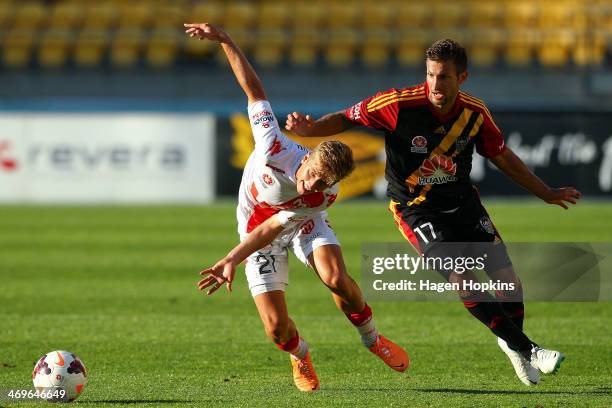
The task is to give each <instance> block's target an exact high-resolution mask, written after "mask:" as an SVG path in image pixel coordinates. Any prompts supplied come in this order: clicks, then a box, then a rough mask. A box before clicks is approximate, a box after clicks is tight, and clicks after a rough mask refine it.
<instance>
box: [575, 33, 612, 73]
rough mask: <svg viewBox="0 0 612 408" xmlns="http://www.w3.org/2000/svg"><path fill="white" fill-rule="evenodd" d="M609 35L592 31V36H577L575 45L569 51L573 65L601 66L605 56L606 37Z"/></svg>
mask: <svg viewBox="0 0 612 408" xmlns="http://www.w3.org/2000/svg"><path fill="white" fill-rule="evenodd" d="M609 35H610V33H609V31H607V30H601V29H597V30H594V32H593V34H592V35H588V36H587V35H584V34H581V35H579V36H578V38H577V40H576V44H575V45H574V46H573V47H572V48H571V49H570V53H571V56H572V60H573V61H574V64H576V65H577V66H579V67H585V66H599V65H601V64H602V63H603V61H604V59H605V55H606V37H609Z"/></svg>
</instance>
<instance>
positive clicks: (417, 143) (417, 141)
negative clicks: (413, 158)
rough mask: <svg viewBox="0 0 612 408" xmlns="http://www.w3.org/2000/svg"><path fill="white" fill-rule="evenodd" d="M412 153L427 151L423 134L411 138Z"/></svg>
mask: <svg viewBox="0 0 612 408" xmlns="http://www.w3.org/2000/svg"><path fill="white" fill-rule="evenodd" d="M410 151H411V152H412V153H427V139H425V137H424V136H415V137H413V138H412V147H410Z"/></svg>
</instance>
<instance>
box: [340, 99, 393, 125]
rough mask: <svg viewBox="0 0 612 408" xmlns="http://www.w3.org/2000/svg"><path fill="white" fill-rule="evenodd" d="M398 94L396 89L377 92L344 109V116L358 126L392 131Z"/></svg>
mask: <svg viewBox="0 0 612 408" xmlns="http://www.w3.org/2000/svg"><path fill="white" fill-rule="evenodd" d="M399 93H400V91H399V90H397V89H391V90H389V91H386V92H379V93H377V94H376V95H374V96H371V97H369V98H367V99H364V100H363V101H361V102H359V103H357V104H355V105H353V106H351V107H350V108H348V109H346V110H345V111H344V116H345V117H346V119H347V120H348V121H350V122H351V123H353V124H355V125H358V126H367V127H370V128H373V129H378V130H387V131H392V130H393V129H395V125H396V123H397V113H398V111H399V107H398V103H397V101H398V98H397V96H398V94H399Z"/></svg>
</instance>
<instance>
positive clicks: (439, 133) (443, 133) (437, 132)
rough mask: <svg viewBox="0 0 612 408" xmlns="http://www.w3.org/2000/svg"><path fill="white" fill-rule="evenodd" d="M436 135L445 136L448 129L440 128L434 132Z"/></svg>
mask: <svg viewBox="0 0 612 408" xmlns="http://www.w3.org/2000/svg"><path fill="white" fill-rule="evenodd" d="M434 133H435V134H437V135H445V134H446V129H445V128H444V126H440V127H438V128H437V129H436V130H434Z"/></svg>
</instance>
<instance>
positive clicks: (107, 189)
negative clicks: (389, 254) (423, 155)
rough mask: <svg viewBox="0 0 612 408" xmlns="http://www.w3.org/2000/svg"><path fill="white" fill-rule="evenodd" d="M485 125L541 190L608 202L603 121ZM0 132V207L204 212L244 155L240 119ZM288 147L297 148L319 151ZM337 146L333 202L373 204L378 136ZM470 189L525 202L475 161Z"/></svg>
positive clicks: (512, 117)
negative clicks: (170, 206) (129, 206)
mask: <svg viewBox="0 0 612 408" xmlns="http://www.w3.org/2000/svg"><path fill="white" fill-rule="evenodd" d="M278 117H279V118H283V117H284V115H282V114H280V115H278ZM495 118H496V121H497V123H498V125H499V126H500V127H501V129H502V130H503V131H504V134H505V136H506V143H507V145H508V146H510V147H511V148H512V149H513V150H514V151H515V152H516V153H517V154H518V155H519V156H520V157H521V158H522V159H523V160H524V161H525V163H527V165H529V166H530V167H531V168H532V169H533V170H534V171H535V173H536V174H537V175H538V176H540V177H541V178H543V179H544V180H546V182H547V183H549V184H550V185H553V186H567V185H573V186H576V187H577V188H578V189H579V190H581V191H582V192H583V193H584V194H586V195H588V196H600V197H612V119H611V117H610V115H609V114H607V113H603V112H602V113H598V112H509V111H507V112H497V113H496V115H495ZM281 126H282V124H281ZM0 129H2V132H1V133H0V202H8V203H10V202H15V203H18V202H19V203H21V202H35V203H36V202H38V203H199V204H202V203H208V202H211V201H212V200H214V199H215V198H217V197H224V196H225V197H235V196H236V194H237V191H238V187H239V185H240V179H241V175H242V168H243V166H244V164H245V163H246V160H247V158H248V156H249V154H250V153H251V151H252V149H253V139H252V136H251V130H250V126H249V122H248V119H247V117H246V115H244V114H241V113H236V114H234V115H230V116H222V115H220V116H216V117H215V116H214V115H212V114H208V113H203V112H196V113H184V114H178V113H161V114H160V113H155V112H150V113H112V112H109V113H76V112H54V113H23V112H13V113H8V112H7V113H3V114H0ZM291 137H293V138H294V139H295V140H296V141H298V142H299V143H302V144H303V145H305V146H307V147H314V146H315V145H316V144H317V143H319V142H320V141H321V139H318V138H299V137H294V136H291ZM337 139H339V140H342V141H344V142H346V143H348V144H349V145H350V146H351V147H352V148H353V151H354V155H355V159H356V161H357V164H358V165H357V167H356V170H355V172H354V173H353V174H351V176H349V178H347V179H346V180H344V181H343V182H342V183H341V185H340V189H341V190H340V198H341V199H348V198H352V197H359V196H366V197H368V196H369V197H378V198H383V197H384V195H385V187H386V183H385V181H384V165H385V162H384V160H385V155H384V138H383V136H382V135H381V134H377V133H374V132H368V131H364V130H361V129H359V128H356V129H353V130H351V131H347V132H345V133H343V134H341V135H338V136H337ZM472 179H473V181H474V182H475V183H476V184H477V185H478V187H479V189H480V191H481V194H483V195H499V196H509V195H516V196H520V195H521V194H526V192H525V191H524V190H522V189H521V188H519V187H518V186H516V185H514V184H513V183H511V182H509V181H507V180H506V178H505V176H504V175H503V174H501V173H500V172H499V171H497V170H496V169H495V168H494V166H493V165H492V164H491V163H489V162H487V161H486V160H485V159H484V158H482V157H481V156H479V155H477V154H475V155H474V160H473V163H472Z"/></svg>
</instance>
